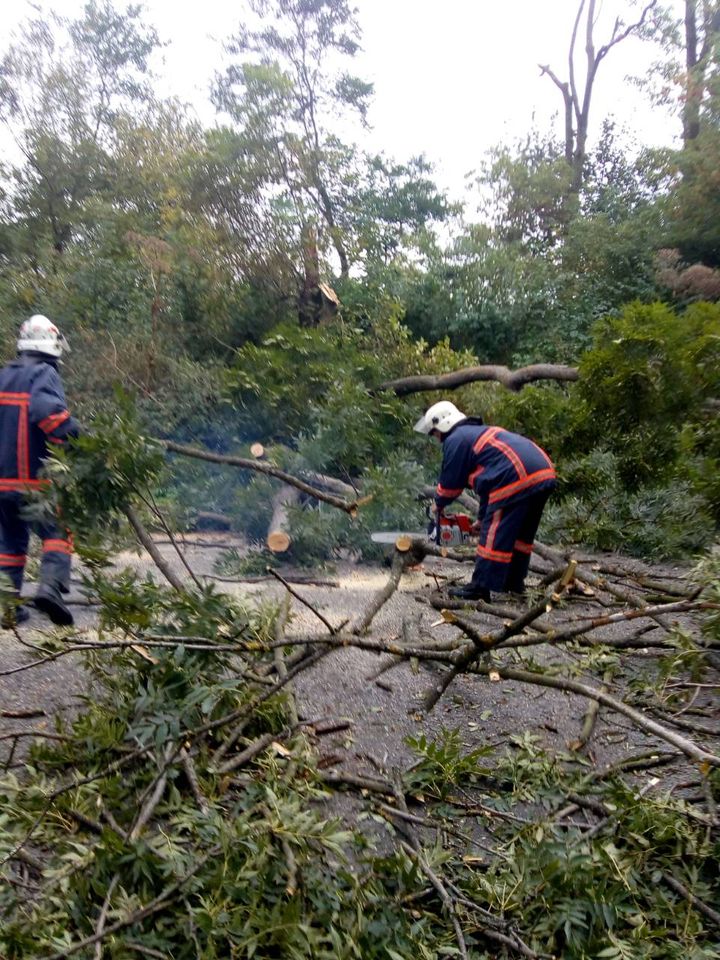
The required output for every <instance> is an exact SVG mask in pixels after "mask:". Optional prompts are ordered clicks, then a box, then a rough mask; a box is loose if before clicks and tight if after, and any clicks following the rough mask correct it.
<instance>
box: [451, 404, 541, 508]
mask: <svg viewBox="0 0 720 960" xmlns="http://www.w3.org/2000/svg"><path fill="white" fill-rule="evenodd" d="M555 483H556V481H555V468H554V467H553V465H552V462H551V460H550V458H549V457H548V455H547V454H546V453H545V451H544V450H542V449H541V448H540V447H539V446H538V445H537V444H536V443H533V442H532V440H528V438H527V437H522V436H520V434H517V433H511V432H510V431H509V430H503V429H502V427H490V426H487V425H486V424H484V423H481V422H480V421H478V420H473V419H471V418H467V419H465V420H461V421H460V422H459V423H456V424H455V426H454V427H452V428H451V429H450V430H448V432H447V433H446V434H445V437H444V439H443V462H442V471H441V473H440V481H439V483H438V487H437V493H436V497H435V501H436V503H437V506H438V510H442V509H443V508H444V507H446V506H447V505H448V504H449V503H452V501H453V500H454V499H455V498H456V497H457V496H459V495H460V494H461V493H462V491H463V490H464V489H465V487H469V488H470V489H471V490H473V491H474V492H475V493H476V494H477V495H478V497H479V498H480V508H481V513H482V512H483V511H484V509H485V508H490V509H491V510H499V509H500V508H501V507H506V506H508V505H510V504H511V503H517V502H518V501H520V500H524V499H526V498H527V497H529V496H532V495H533V494H535V493H540V492H541V491H544V490H548V491H549V490H552V489H553V487H554V486H555Z"/></svg>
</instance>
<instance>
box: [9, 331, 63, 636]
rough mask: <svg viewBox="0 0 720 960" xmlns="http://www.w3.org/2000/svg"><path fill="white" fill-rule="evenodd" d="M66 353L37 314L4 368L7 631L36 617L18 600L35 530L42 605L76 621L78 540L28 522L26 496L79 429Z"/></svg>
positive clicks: (54, 616)
mask: <svg viewBox="0 0 720 960" xmlns="http://www.w3.org/2000/svg"><path fill="white" fill-rule="evenodd" d="M66 348H67V342H66V341H65V338H64V337H63V336H62V334H61V333H60V331H59V330H58V328H57V327H56V326H55V324H54V323H52V321H50V320H48V318H47V317H43V316H40V315H35V316H33V317H30V319H29V320H26V321H25V322H24V323H23V325H22V327H21V328H20V336H19V339H18V343H17V351H18V356H17V359H16V360H13V361H12V362H11V363H9V364H8V365H7V366H6V367H4V368H3V369H2V370H0V573H1V574H4V575H5V578H6V579H5V584H7V581H8V580H9V581H10V586H9V588H8V587H7V586H6V587H5V589H4V590H3V593H2V594H1V595H0V596H2V597H3V599H4V602H3V604H2V607H3V613H2V626H3V627H5V628H9V627H12V626H14V625H15V624H16V623H22V622H23V621H25V620H27V619H28V617H29V612H28V610H27V608H26V607H23V606H20V605H19V604H18V600H19V597H20V590H21V588H22V582H23V573H24V571H25V560H26V556H27V547H28V541H29V536H30V530H31V529H32V530H33V531H34V532H35V533H36V534H37V535H38V536H39V537H40V539H41V540H42V549H43V553H42V562H41V565H40V584H39V586H38V589H37V592H36V594H35V606H36V607H37V608H38V609H39V610H41V611H42V612H43V613H45V614H46V615H47V616H48V617H49V618H50V619H51V620H52V622H53V623H56V624H60V625H63V626H70V625H72V623H73V617H72V614H71V612H70V610H69V609H68V607H67V606H66V604H65V603H64V602H63V594H64V593H67V592H68V589H69V583H70V563H71V554H72V541H71V539H70V536H69V534H68V533H67V532H66V531H65V530H62V529H60V528H58V526H56V525H55V524H54V523H52V522H47V521H29V520H27V519H26V518H25V508H26V499H25V495H26V494H27V492H28V491H31V490H33V489H38V488H39V487H40V486H41V485H42V484H44V483H46V482H47V481H45V480H43V479H41V478H39V477H38V473H39V472H40V469H41V467H42V465H43V461H44V460H45V458H46V457H47V454H48V450H49V449H50V444H57V445H63V444H65V443H66V442H67V440H68V438H70V437H75V436H77V435H78V432H79V425H78V423H77V421H76V420H74V419H73V417H71V416H70V413H69V412H68V409H67V403H66V401H65V392H64V390H63V385H62V381H61V379H60V374H59V372H58V362H59V360H60V356H61V354H62V352H63V349H66ZM8 589H9V591H10V592H9V593H8Z"/></svg>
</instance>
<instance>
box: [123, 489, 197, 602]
mask: <svg viewBox="0 0 720 960" xmlns="http://www.w3.org/2000/svg"><path fill="white" fill-rule="evenodd" d="M125 516H126V517H127V518H128V520H129V521H130V526H131V527H132V528H133V530H134V531H135V533H136V534H137V538H138V540H139V541H140V543H141V544H142V545H143V546H144V547H145V549H146V550H147V552H148V553H149V554H150V556H151V557H152V560H153V563H154V564H155V566H156V567H157V568H158V570H159V571H160V573H162V575H163V576H164V577H165V579H166V580H167V582H168V583H169V584H170V586H171V587H174V588H175V589H176V590H179V591H180V592H181V593H182V592H183V591H184V590H185V586H184V584H183V582H182V580H181V579H180V578H179V577H178V576H177V575H176V574H175V573H173V571H172V569H171V567H170V565H169V563H168V562H167V561H166V560H165V558H164V557H163V555H162V554H161V553H160V551H159V550H158V548H157V546H156V545H155V541H154V540H153V538H152V537H151V536H150V534H149V533H148V532H147V530H146V529H145V527H144V526H143V523H142V520H141V519H140V516H139V514H138V512H137V510H136V509H135V507H132V506H127V507H126V508H125Z"/></svg>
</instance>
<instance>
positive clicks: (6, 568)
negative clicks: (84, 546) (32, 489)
mask: <svg viewBox="0 0 720 960" xmlns="http://www.w3.org/2000/svg"><path fill="white" fill-rule="evenodd" d="M25 509H26V503H25V499H24V497H23V496H22V495H21V494H19V493H0V572H1V573H4V574H5V575H6V576H8V577H9V578H10V581H11V583H12V585H13V587H14V589H15V590H17V592H18V593H19V592H20V590H21V588H22V582H23V573H24V572H25V562H26V559H27V548H28V541H29V539H30V530H31V529H32V531H33V533H35V534H37V536H38V537H39V538H40V539H41V540H42V551H43V552H42V561H41V565H40V581H41V582H42V583H56V584H57V586H58V587H59V588H60V590H62V592H63V593H67V591H68V589H69V585H70V565H71V557H72V549H73V548H72V541H71V539H70V537H69V536H68V535H67V534H66V535H65V536H63V535H62V534H61V532H60V530H59V529H58V527H57V526H56V525H55V524H53V523H48V522H45V521H33V520H28V519H26V518H25V516H24V515H23V514H24V512H25Z"/></svg>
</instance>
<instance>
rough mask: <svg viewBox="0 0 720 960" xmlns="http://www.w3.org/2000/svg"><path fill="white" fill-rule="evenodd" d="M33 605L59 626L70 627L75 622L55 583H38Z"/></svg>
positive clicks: (58, 586)
mask: <svg viewBox="0 0 720 960" xmlns="http://www.w3.org/2000/svg"><path fill="white" fill-rule="evenodd" d="M35 606H36V607H37V608H38V610H40V611H42V613H44V614H45V615H46V616H47V617H49V618H50V619H51V620H52V622H53V623H55V624H57V626H59V627H72V626H73V624H74V623H75V620H74V619H73V615H72V613H70V610H69V609H68V608H67V607H66V606H65V604H64V603H63V599H62V592H61V589H60V585H59V584H57V583H41V584H40V586H39V587H38V589H37V593H36V594H35Z"/></svg>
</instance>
